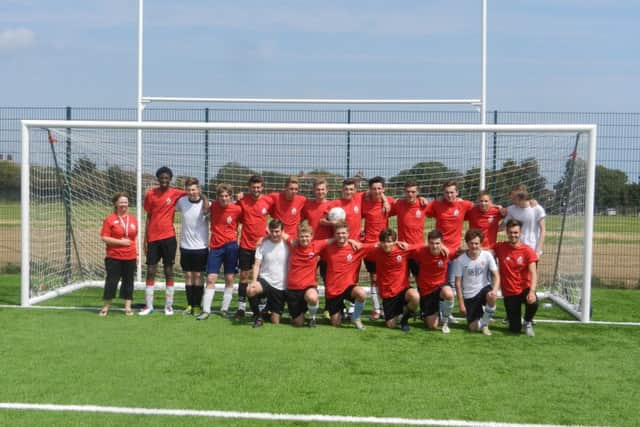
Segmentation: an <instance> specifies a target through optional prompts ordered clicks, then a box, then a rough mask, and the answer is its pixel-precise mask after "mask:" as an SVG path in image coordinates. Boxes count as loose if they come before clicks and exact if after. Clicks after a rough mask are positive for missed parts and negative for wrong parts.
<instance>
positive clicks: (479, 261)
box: [454, 251, 498, 299]
mask: <svg viewBox="0 0 640 427" xmlns="http://www.w3.org/2000/svg"><path fill="white" fill-rule="evenodd" d="M454 268H455V271H454V274H455V276H456V277H461V278H462V284H461V285H462V296H463V298H465V299H468V298H473V297H475V296H476V295H478V292H480V291H481V290H482V288H484V287H485V286H487V285H488V284H489V275H488V271H497V270H498V266H497V265H496V261H495V259H493V255H491V253H490V252H488V251H481V252H480V255H478V257H477V258H476V259H471V258H469V255H467V253H466V252H465V253H464V254H462V255H460V256H459V257H458V258H457V259H456V263H455V264H454Z"/></svg>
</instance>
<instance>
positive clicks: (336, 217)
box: [327, 206, 347, 221]
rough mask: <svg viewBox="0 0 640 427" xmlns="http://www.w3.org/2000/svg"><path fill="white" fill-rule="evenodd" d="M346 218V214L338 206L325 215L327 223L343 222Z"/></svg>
mask: <svg viewBox="0 0 640 427" xmlns="http://www.w3.org/2000/svg"><path fill="white" fill-rule="evenodd" d="M346 217H347V214H346V212H345V211H344V209H342V208H341V207H339V206H336V207H335V208H331V210H330V211H329V214H328V215H327V218H329V221H344V220H345V218H346Z"/></svg>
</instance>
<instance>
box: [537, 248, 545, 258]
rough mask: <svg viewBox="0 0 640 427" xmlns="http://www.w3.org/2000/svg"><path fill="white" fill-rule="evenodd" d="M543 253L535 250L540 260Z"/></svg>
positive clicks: (540, 250)
mask: <svg viewBox="0 0 640 427" xmlns="http://www.w3.org/2000/svg"><path fill="white" fill-rule="evenodd" d="M543 253H544V252H543V251H542V249H536V255H538V258H540V257H541V256H542V254H543Z"/></svg>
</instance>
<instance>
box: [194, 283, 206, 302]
mask: <svg viewBox="0 0 640 427" xmlns="http://www.w3.org/2000/svg"><path fill="white" fill-rule="evenodd" d="M203 294H204V286H194V287H193V304H192V307H200V306H201V305H202V295H203Z"/></svg>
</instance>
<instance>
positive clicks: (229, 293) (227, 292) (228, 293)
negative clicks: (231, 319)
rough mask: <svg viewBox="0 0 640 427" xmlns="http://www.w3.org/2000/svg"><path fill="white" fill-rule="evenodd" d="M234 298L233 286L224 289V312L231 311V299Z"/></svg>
mask: <svg viewBox="0 0 640 427" xmlns="http://www.w3.org/2000/svg"><path fill="white" fill-rule="evenodd" d="M232 298H233V286H229V287H225V288H224V295H223V297H222V311H229V306H230V305H231V299H232Z"/></svg>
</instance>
